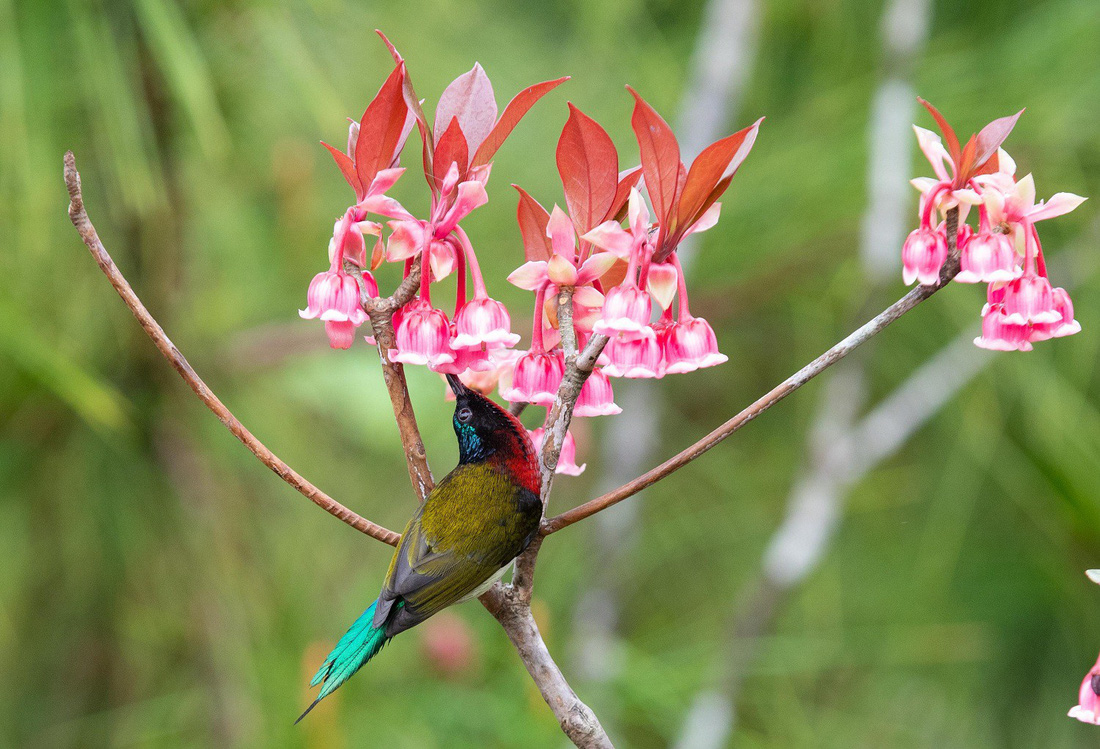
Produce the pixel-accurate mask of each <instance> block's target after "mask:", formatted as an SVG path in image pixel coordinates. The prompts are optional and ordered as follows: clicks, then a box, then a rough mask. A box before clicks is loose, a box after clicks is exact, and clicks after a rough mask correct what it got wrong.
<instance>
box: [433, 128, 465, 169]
mask: <svg viewBox="0 0 1100 749" xmlns="http://www.w3.org/2000/svg"><path fill="white" fill-rule="evenodd" d="M436 130H437V131H438V130H439V127H438V126H437V127H436ZM469 158H470V149H469V147H468V146H467V145H466V138H465V136H463V134H462V127H461V126H460V125H459V124H458V118H457V117H452V118H451V124H450V125H448V126H447V129H446V130H444V131H443V135H441V136H439V142H438V143H436V146H435V180H436V182H438V183H442V182H443V178H444V177H446V176H447V170H448V169H450V168H451V164H452V163H456V164H458V175H459V179H461V178H462V177H463V176H464V175H465V174H466V166H467V162H468V161H469Z"/></svg>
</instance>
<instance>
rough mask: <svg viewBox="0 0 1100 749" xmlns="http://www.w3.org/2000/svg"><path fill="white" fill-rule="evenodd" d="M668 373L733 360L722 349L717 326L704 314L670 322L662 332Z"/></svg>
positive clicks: (665, 368) (663, 350) (662, 344)
mask: <svg viewBox="0 0 1100 749" xmlns="http://www.w3.org/2000/svg"><path fill="white" fill-rule="evenodd" d="M658 338H659V340H660V342H661V346H662V352H663V355H664V371H665V373H666V374H681V373H684V372H693V371H695V370H696V369H701V368H703V367H714V366H717V365H718V364H723V363H725V362H727V361H729V357H728V356H726V355H725V354H723V353H722V352H720V351H719V350H718V339H717V338H716V337H715V335H714V329H713V328H711V327H710V324H709V323H708V322H707V321H706V320H704V319H703V318H701V317H690V316H689V317H688V318H687V319H686V320H685V319H683V318H682V317H681V319H680V320H678V321H676V322H674V323H672V324H670V325H667V326H665V327H664V329H663V330H661V332H660V333H659V335H658Z"/></svg>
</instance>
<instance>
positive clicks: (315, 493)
mask: <svg viewBox="0 0 1100 749" xmlns="http://www.w3.org/2000/svg"><path fill="white" fill-rule="evenodd" d="M65 185H66V186H67V187H68V188H69V219H70V220H71V221H72V222H73V226H75V227H76V230H77V231H78V232H79V233H80V238H81V239H82V240H84V244H86V245H87V246H88V249H89V250H90V251H91V253H92V257H93V258H95V261H96V263H97V264H98V265H99V268H100V270H102V271H103V273H104V275H106V276H107V280H108V281H110V282H111V286H113V287H114V288H115V291H117V292H118V295H119V296H120V297H122V301H123V302H125V304H126V306H127V307H129V308H130V311H131V312H132V313H133V314H134V317H136V318H137V321H138V323H139V324H140V325H141V327H142V329H143V330H144V331H145V333H146V334H147V335H148V336H149V338H151V339H152V341H153V343H154V344H155V345H156V347H157V349H158V350H159V351H160V352H161V353H162V354H164V357H165V358H166V359H167V360H168V362H169V363H170V364H171V365H172V366H173V367H174V368H175V370H176V371H177V372H179V374H180V377H182V378H183V379H184V381H185V382H186V383H187V384H188V385H189V386H190V387H191V389H192V390H194V391H195V395H197V396H199V399H200V400H201V401H202V402H203V403H205V404H206V406H207V408H209V409H210V410H211V411H213V412H214V415H215V416H217V417H218V419H219V420H220V421H221V423H222V424H224V425H225V427H226V429H228V430H229V431H230V432H232V433H233V436H234V437H236V438H237V439H239V440H240V441H241V442H242V443H244V446H245V447H247V448H248V449H249V450H251V451H252V454H253V455H255V456H256V457H257V458H259V459H260V461H261V462H262V463H263V464H264V465H265V466H267V467H268V468H270V469H271V470H272V471H274V472H275V475H277V476H278V477H279V478H281V479H282V480H283V481H285V482H287V483H288V484H290V485H291V486H293V487H294V488H295V489H297V490H298V491H299V492H301V493H302V495H303V496H305V497H306V499H308V500H310V501H311V502H313V503H314V504H315V505H317V506H318V507H320V508H321V509H322V510H324V511H325V512H327V513H329V514H330V515H332V516H333V517H336V518H339V519H340V520H342V521H344V522H345V523H347V524H348V525H350V526H351V527H352V528H355V529H356V530H357V531H360V532H361V533H365V534H367V535H368V536H370V537H371V538H376V539H378V540H379V541H382V542H383V543H387V544H389V545H390V546H396V545H397V541H398V539H400V538H401V536H400V535H398V534H397V533H394V532H393V531H391V530H389V529H387V528H383V527H382V526H380V525H378V524H377V523H372V522H371V521H369V520H367V519H366V518H364V517H362V516H360V515H357V514H356V513H354V512H352V511H351V510H349V509H348V508H347V507H344V505H342V504H340V503H339V502H337V501H336V500H335V499H333V498H332V497H330V496H329V495H327V494H325V493H324V492H323V491H321V490H320V489H318V488H317V487H316V486H314V485H313V484H311V483H310V482H309V481H307V480H306V479H305V478H304V477H302V476H301V475H300V474H299V473H298V472H297V471H295V470H294V469H293V468H291V467H290V466H288V465H287V464H286V463H284V462H283V461H282V460H280V459H279V457H278V456H277V455H275V453H273V452H271V450H269V449H267V447H266V446H265V445H264V444H263V443H262V442H260V441H259V440H258V439H256V437H255V436H253V434H252V432H250V431H248V429H246V428H245V426H244V425H243V424H241V422H240V421H238V420H237V417H236V416H234V415H233V414H232V412H231V411H230V410H229V409H228V408H226V406H225V404H224V403H222V402H221V400H220V399H219V398H218V396H216V395H214V392H213V391H212V390H211V389H210V388H209V387H208V386H207V385H206V383H205V382H203V381H202V378H201V377H199V376H198V374H197V373H196V372H195V370H194V369H193V368H192V367H191V365H190V363H188V361H187V359H186V358H185V357H184V355H183V354H182V353H180V350H179V349H178V348H176V345H175V344H174V343H172V341H171V340H170V339H169V338H168V336H167V334H165V332H164V329H163V328H162V327H161V326H160V324H159V323H158V322H157V321H156V319H154V318H153V316H152V315H151V314H150V313H149V310H147V309H146V308H145V305H144V304H142V303H141V299H139V298H138V295H137V294H136V293H134V290H133V288H131V286H130V284H129V283H128V282H127V281H126V278H125V277H123V275H122V272H121V271H119V269H118V267H117V266H116V265H115V263H114V261H113V260H111V256H110V255H109V254H107V250H106V249H105V248H104V247H103V243H102V242H101V241H100V239H99V235H98V234H97V233H96V230H95V227H94V226H93V225H92V221H91V219H89V218H88V213H87V211H85V209H84V197H83V195H82V194H81V191H80V174H79V173H78V172H77V171H76V159H75V158H74V157H73V152H72V151H67V152H66V153H65Z"/></svg>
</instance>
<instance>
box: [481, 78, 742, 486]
mask: <svg viewBox="0 0 1100 749" xmlns="http://www.w3.org/2000/svg"><path fill="white" fill-rule="evenodd" d="M631 92H632V93H634V92H633V90H631ZM634 97H635V108H634V115H633V118H632V125H633V127H634V131H635V134H636V135H637V137H638V144H639V146H640V149H641V161H642V164H641V167H638V168H635V169H628V170H626V171H624V172H619V162H618V154H617V152H616V150H615V146H614V144H613V143H612V141H611V138H610V136H608V134H607V132H606V131H605V130H604V129H603V128H602V127H600V125H599V124H597V123H596V121H595V120H593V119H592V118H590V117H588V116H587V115H585V114H584V113H583V112H581V111H580V110H579V109H577V108H576V107H574V106H572V105H570V109H569V119H568V120H567V121H566V123H565V128H564V129H563V130H562V134H561V138H560V139H559V141H558V148H557V166H558V172H559V174H560V176H561V181H562V186H563V188H564V192H565V203H566V206H567V208H568V211H565V210H562V209H561V208H560V207H558V206H557V205H555V206H554V207H553V208H552V209H551V210H550V211H547V210H546V209H545V208H544V207H543V206H542V205H540V204H539V203H538V201H536V200H535V199H534V198H532V197H531V196H530V195H528V194H527V193H526V192H525V191H523V190H522V189H520V188H517V190H519V195H520V200H519V209H518V220H519V226H520V231H521V233H522V235H523V244H524V253H525V255H526V259H527V262H526V263H524V264H523V265H521V266H520V267H519V268H517V269H516V270H515V271H514V272H513V273H512V274H511V275H510V276H509V277H508V280H509V281H511V282H512V283H513V284H515V285H516V286H519V287H520V288H522V289H526V290H529V291H533V292H534V293H535V307H534V312H533V314H532V331H531V347H530V348H529V349H528V350H527V351H526V352H525V353H523V354H522V355H521V356H520V357H519V359H517V360H516V361H515V363H514V365H513V366H514V369H513V372H512V377H511V382H510V385H509V386H508V387H507V388H502V389H501V395H502V396H503V397H504V399H505V400H508V401H512V402H518V403H532V404H535V405H549V404H551V403H552V402H553V400H554V396H555V394H556V393H557V390H558V386H559V385H560V384H561V380H562V373H563V371H564V353H563V350H562V347H561V330H560V320H559V319H558V314H557V312H558V310H557V305H558V301H557V296H558V292H559V290H560V289H563V288H567V289H570V290H571V291H572V304H573V314H572V326H573V334H574V336H575V338H576V340H577V341H578V342H580V344H581V345H583V344H584V342H585V341H587V340H588V339H589V337H590V336H592V335H593V334H598V335H603V336H607V337H608V339H609V340H608V342H607V345H606V346H605V348H604V350H603V352H602V354H601V356H600V358H599V361H598V366H597V367H595V369H594V370H593V371H592V374H591V375H590V376H589V378H588V380H587V381H586V382H585V385H584V387H583V388H582V390H581V393H580V397H579V398H578V400H577V403H576V408H575V410H574V415H576V416H605V415H611V414H617V413H620V411H621V410H622V409H620V408H619V406H617V405H616V404H615V402H614V393H613V390H612V386H611V381H610V379H609V378H610V377H629V378H658V377H663V376H665V375H666V374H677V373H682V372H691V371H693V370H696V369H699V368H701V367H711V366H714V365H716V364H721V363H722V362H724V361H727V359H728V357H726V356H725V355H724V354H722V353H720V352H719V351H718V343H717V339H716V338H715V335H714V331H713V329H712V328H711V326H710V325H709V324H708V323H707V321H706V320H704V319H703V318H701V317H693V316H692V314H691V312H690V310H689V307H688V294H687V285H686V283H685V281H684V274H683V270H682V268H681V267H680V261H679V259H678V258H677V256H676V248H677V246H678V245H679V243H680V241H682V240H683V238H684V237H686V236H688V235H689V234H692V233H694V232H699V231H703V230H705V229H708V228H710V227H711V226H713V225H714V224H715V223H716V222H717V220H718V213H719V210H720V209H721V204H720V203H718V202H717V199H718V197H719V196H720V195H721V194H722V192H724V191H725V189H726V187H728V185H729V182H730V179H731V178H732V176H733V174H734V172H736V171H737V168H738V167H739V166H740V164H741V162H742V161H744V159H745V157H746V156H747V155H748V153H749V150H750V149H751V148H752V145H753V142H754V141H755V139H756V133H757V130H758V128H759V124H760V123H759V122H757V123H756V124H754V125H752V126H750V127H748V128H745V129H744V130H742V131H740V132H738V133H736V134H734V135H731V136H729V137H728V138H724V139H722V140H720V141H718V142H717V143H715V144H713V145H712V146H710V147H709V148H707V149H706V150H704V151H703V153H701V154H700V156H699V158H697V159H696V160H695V162H694V163H693V164H692V166H691V168H690V169H688V168H687V167H686V166H685V165H684V164H683V163H682V162H681V160H680V149H679V145H678V144H677V142H676V138H675V136H674V135H673V134H672V130H671V129H670V128H669V127H668V125H667V124H666V123H665V121H664V120H663V119H661V117H660V115H658V114H657V113H656V112H655V111H654V110H653V109H652V107H650V106H649V104H647V103H646V102H645V101H644V100H643V99H642V98H641V97H640V96H638V95H637V94H636V93H634ZM643 176H644V179H645V187H646V189H647V191H648V193H649V196H650V200H651V202H652V204H653V208H654V213H655V214H656V216H655V218H656V220H655V221H651V216H650V210H649V208H648V207H647V206H646V203H645V200H644V199H643V197H642V194H641V192H639V190H638V187H637V186H638V184H639V181H640V179H641V178H642V177H643ZM624 219H625V220H626V227H625V228H624V227H623V225H622V222H623V220H624ZM674 302H676V304H674ZM674 309H675V315H674V313H673V310H674ZM564 462H565V461H563V463H564ZM569 465H570V466H571V467H570V468H568V469H566V470H579V469H576V467H575V464H573V463H570V464H569ZM559 470H563V469H562V467H561V466H560V465H559Z"/></svg>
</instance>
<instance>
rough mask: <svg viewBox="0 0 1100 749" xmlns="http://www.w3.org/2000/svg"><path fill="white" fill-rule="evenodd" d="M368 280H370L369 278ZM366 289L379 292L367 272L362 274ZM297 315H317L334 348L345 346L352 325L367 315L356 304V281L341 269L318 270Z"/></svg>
mask: <svg viewBox="0 0 1100 749" xmlns="http://www.w3.org/2000/svg"><path fill="white" fill-rule="evenodd" d="M368 279H369V280H368ZM363 280H364V282H365V283H366V285H367V290H368V291H371V290H372V289H373V291H374V295H377V293H378V286H377V284H375V283H374V278H373V277H372V276H371V275H370V272H369V271H368V272H364V273H363ZM298 315H299V316H300V317H302V319H304V320H314V319H317V318H320V319H321V320H322V321H324V323H325V332H326V333H328V337H329V343H330V344H331V345H332V347H333V348H338V349H346V348H348V347H350V346H351V342H352V339H353V338H354V337H355V328H356V327H358V326H359V325H362V324H363V323H364V322H366V319H367V314H366V313H365V312H364V311H363V308H362V306H360V303H359V284H358V283H357V282H356V280H355V279H354V278H352V277H351V276H349V275H348V274H347V273H344V272H343V270H340V269H338V268H337V269H333V270H328V271H325V272H324V273H318V274H317V275H316V276H314V277H313V280H312V281H311V282H310V284H309V292H308V293H307V296H306V308H305V309H304V310H299V311H298Z"/></svg>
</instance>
